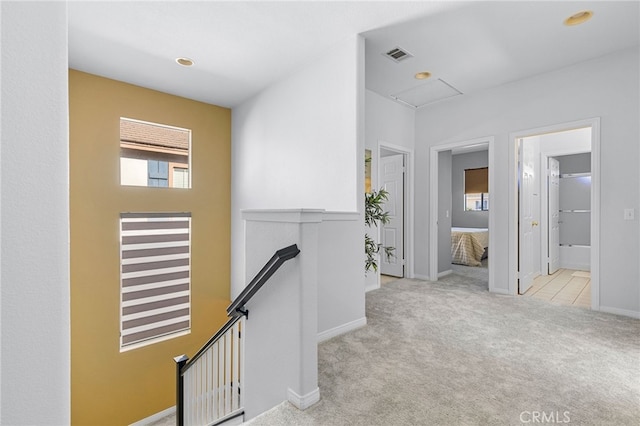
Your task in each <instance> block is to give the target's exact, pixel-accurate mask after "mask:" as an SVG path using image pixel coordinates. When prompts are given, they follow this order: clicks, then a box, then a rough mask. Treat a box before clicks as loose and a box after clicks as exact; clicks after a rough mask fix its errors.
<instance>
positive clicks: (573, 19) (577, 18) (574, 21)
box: [564, 10, 593, 26]
mask: <svg viewBox="0 0 640 426" xmlns="http://www.w3.org/2000/svg"><path fill="white" fill-rule="evenodd" d="M592 17H593V12H592V11H590V10H583V11H582V12H578V13H574V14H573V15H571V16H569V17H568V18H567V19H565V20H564V24H565V25H568V26H573V25H580V24H583V23H585V22H587V21H588V20H589V19H591V18H592Z"/></svg>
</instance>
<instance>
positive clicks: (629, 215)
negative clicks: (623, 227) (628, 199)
mask: <svg viewBox="0 0 640 426" xmlns="http://www.w3.org/2000/svg"><path fill="white" fill-rule="evenodd" d="M634 216H635V211H634V209H624V220H633V218H634Z"/></svg>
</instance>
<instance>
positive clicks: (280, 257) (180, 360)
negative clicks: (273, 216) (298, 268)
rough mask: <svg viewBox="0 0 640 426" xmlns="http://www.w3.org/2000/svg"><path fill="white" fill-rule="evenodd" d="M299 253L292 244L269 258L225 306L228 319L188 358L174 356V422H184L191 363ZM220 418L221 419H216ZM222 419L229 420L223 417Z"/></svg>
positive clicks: (241, 315) (244, 312)
mask: <svg viewBox="0 0 640 426" xmlns="http://www.w3.org/2000/svg"><path fill="white" fill-rule="evenodd" d="M299 253H300V250H299V249H298V246H297V245H296V244H292V245H290V246H288V247H285V248H283V249H280V250H278V251H276V252H275V254H274V255H273V256H272V257H271V259H269V261H268V262H267V263H266V264H265V265H264V266H263V268H262V269H261V270H260V272H258V274H257V275H256V276H255V277H254V278H253V280H251V282H250V283H249V284H248V285H247V286H246V287H245V288H244V290H243V291H242V292H241V293H240V294H239V295H238V297H236V298H235V299H234V301H233V302H231V304H230V305H229V307H228V308H227V315H228V316H229V317H230V318H229V320H227V322H226V323H225V324H224V325H223V326H222V327H221V328H220V329H219V330H218V331H217V332H216V333H215V334H214V335H213V336H211V338H210V339H209V340H207V342H206V343H205V344H204V345H203V346H202V347H201V348H200V349H199V350H198V352H196V353H195V355H194V356H193V357H192V358H191V359H189V357H187V356H186V355H180V356H177V357H175V358H174V361H175V363H176V423H177V424H178V425H182V424H183V422H184V405H183V400H184V379H183V377H184V374H185V373H186V372H187V371H188V370H189V368H191V366H192V365H194V364H195V362H196V361H197V360H198V359H199V358H200V357H201V356H202V355H203V354H204V353H205V352H206V351H207V350H208V349H210V348H211V347H212V346H213V345H214V344H215V343H216V342H217V341H218V340H220V338H221V337H223V336H224V335H225V333H227V332H228V331H229V330H230V329H231V328H232V327H233V326H234V325H235V324H236V323H237V322H238V321H239V320H240V319H241V318H242V317H243V316H245V317H246V318H247V319H248V318H249V311H248V310H247V309H246V308H245V304H246V303H247V302H248V301H249V300H251V298H252V297H253V296H254V295H255V294H256V293H257V292H258V290H260V288H262V286H263V285H264V284H265V283H266V282H267V281H268V280H269V278H271V276H272V275H273V274H274V273H275V272H276V271H277V270H278V269H279V268H280V266H282V264H283V263H284V262H286V261H287V260H289V259H293V258H294V257H296V256H297V255H298V254H299ZM241 414H242V412H241V411H238V412H235V413H231V416H232V417H235V416H239V415H241ZM218 420H221V419H218ZM224 420H229V418H225V419H224Z"/></svg>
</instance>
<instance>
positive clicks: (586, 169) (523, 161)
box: [509, 119, 600, 309]
mask: <svg viewBox="0 0 640 426" xmlns="http://www.w3.org/2000/svg"><path fill="white" fill-rule="evenodd" d="M511 140H512V141H513V144H512V147H510V149H512V154H513V157H512V158H513V160H514V161H513V163H512V170H511V171H512V172H513V175H512V177H513V179H512V180H511V182H510V184H511V185H513V187H512V191H510V197H512V199H513V200H514V202H513V203H510V205H512V206H514V212H513V214H510V223H509V227H510V234H511V235H512V236H513V237H514V238H512V240H511V241H510V243H511V244H510V246H512V247H510V253H511V254H512V255H511V256H512V257H510V261H509V264H510V270H511V271H512V273H510V281H509V293H510V294H525V293H527V291H529V293H531V292H532V291H537V289H538V288H540V283H542V282H547V281H551V279H550V278H546V277H547V276H549V277H551V276H555V275H556V274H557V273H558V271H569V272H571V271H575V273H576V275H574V272H571V274H569V272H567V274H568V276H569V275H570V276H576V277H579V278H583V277H581V274H582V275H584V274H588V275H589V278H590V281H589V284H590V296H591V297H590V299H591V307H592V309H598V306H599V298H598V295H599V274H598V272H599V265H598V258H599V221H598V212H599V193H600V192H599V119H590V120H583V121H579V122H572V123H565V124H559V125H555V126H550V127H546V128H539V129H533V130H530V131H525V132H519V133H517V134H512V135H511ZM536 277H540V278H536ZM534 280H535V281H534ZM576 280H578V278H576ZM532 285H533V286H534V287H536V288H531V287H532ZM559 291H560V290H559ZM583 296H584V295H583ZM583 300H584V299H583Z"/></svg>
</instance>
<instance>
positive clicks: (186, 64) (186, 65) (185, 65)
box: [176, 58, 193, 67]
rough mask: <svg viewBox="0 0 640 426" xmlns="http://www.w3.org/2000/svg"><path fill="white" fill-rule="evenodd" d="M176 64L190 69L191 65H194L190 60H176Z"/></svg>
mask: <svg viewBox="0 0 640 426" xmlns="http://www.w3.org/2000/svg"><path fill="white" fill-rule="evenodd" d="M176 62H177V63H179V64H180V65H182V66H183V67H190V66H191V65H193V61H192V60H191V59H189V58H176Z"/></svg>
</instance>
